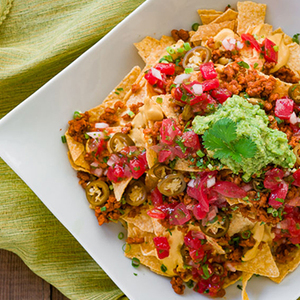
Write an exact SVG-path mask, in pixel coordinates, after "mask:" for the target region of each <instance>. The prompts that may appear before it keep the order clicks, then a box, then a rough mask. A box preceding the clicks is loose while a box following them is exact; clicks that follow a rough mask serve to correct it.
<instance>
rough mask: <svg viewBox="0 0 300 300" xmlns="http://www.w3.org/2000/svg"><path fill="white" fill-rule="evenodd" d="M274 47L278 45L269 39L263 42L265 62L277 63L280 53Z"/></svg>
mask: <svg viewBox="0 0 300 300" xmlns="http://www.w3.org/2000/svg"><path fill="white" fill-rule="evenodd" d="M274 46H276V44H275V43H273V42H272V41H271V40H269V39H267V38H266V39H265V40H264V41H263V53H264V57H265V60H266V61H268V62H274V63H277V61H278V51H275V50H274Z"/></svg>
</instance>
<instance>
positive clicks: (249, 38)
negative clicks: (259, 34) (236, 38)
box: [241, 33, 261, 52]
mask: <svg viewBox="0 0 300 300" xmlns="http://www.w3.org/2000/svg"><path fill="white" fill-rule="evenodd" d="M241 38H242V40H243V41H244V42H245V44H246V46H248V47H251V48H254V49H255V50H256V51H257V52H260V51H261V46H260V45H259V43H258V42H257V40H256V39H255V38H254V36H253V35H252V34H250V33H243V34H242V35H241Z"/></svg>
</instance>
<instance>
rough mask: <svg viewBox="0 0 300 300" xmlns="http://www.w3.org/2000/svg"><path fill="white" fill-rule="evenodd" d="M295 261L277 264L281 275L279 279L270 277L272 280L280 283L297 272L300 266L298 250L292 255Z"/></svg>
mask: <svg viewBox="0 0 300 300" xmlns="http://www.w3.org/2000/svg"><path fill="white" fill-rule="evenodd" d="M291 255H292V256H293V259H292V260H291V261H289V262H287V263H285V264H282V263H276V264H277V267H278V269H279V272H280V275H279V276H278V277H270V279H271V280H272V281H274V282H276V283H280V282H281V281H282V280H283V279H284V278H285V277H286V275H287V274H289V273H291V272H293V271H294V270H296V268H297V267H298V266H299V264H300V249H297V250H295V251H293V253H291Z"/></svg>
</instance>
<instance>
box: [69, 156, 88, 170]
mask: <svg viewBox="0 0 300 300" xmlns="http://www.w3.org/2000/svg"><path fill="white" fill-rule="evenodd" d="M68 159H69V162H70V165H71V167H72V168H73V169H74V170H76V171H83V172H87V173H89V172H90V170H89V169H86V168H83V167H82V166H80V165H76V164H75V163H74V161H73V159H72V156H71V153H70V151H68ZM88 167H89V166H88Z"/></svg>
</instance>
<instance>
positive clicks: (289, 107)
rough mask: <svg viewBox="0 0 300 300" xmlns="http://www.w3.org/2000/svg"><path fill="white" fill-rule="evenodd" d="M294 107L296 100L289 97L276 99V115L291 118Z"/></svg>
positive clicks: (280, 117)
mask: <svg viewBox="0 0 300 300" xmlns="http://www.w3.org/2000/svg"><path fill="white" fill-rule="evenodd" d="M293 109H294V101H293V100H292V99H290V98H288V97H286V98H282V99H278V100H276V105H275V116H276V117H278V118H279V119H283V120H289V119H290V117H291V115H292V113H293Z"/></svg>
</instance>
